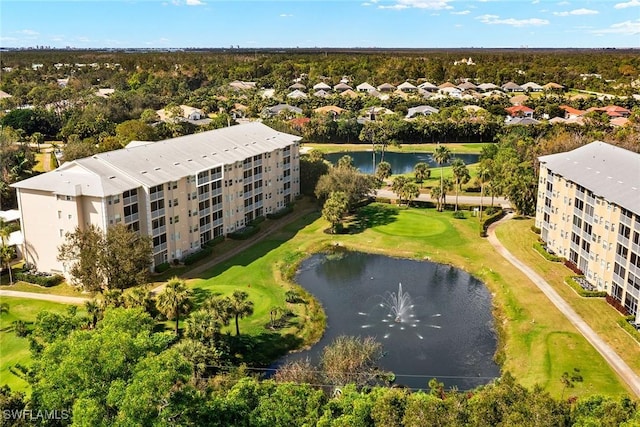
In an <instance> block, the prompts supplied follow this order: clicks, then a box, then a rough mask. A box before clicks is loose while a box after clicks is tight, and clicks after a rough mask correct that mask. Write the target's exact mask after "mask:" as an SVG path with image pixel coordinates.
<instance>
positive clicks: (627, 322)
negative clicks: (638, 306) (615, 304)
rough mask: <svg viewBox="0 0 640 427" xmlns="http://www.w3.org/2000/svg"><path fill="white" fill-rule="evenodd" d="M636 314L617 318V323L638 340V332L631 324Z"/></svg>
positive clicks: (639, 338)
mask: <svg viewBox="0 0 640 427" xmlns="http://www.w3.org/2000/svg"><path fill="white" fill-rule="evenodd" d="M635 320H636V316H625V317H623V318H622V319H620V320H618V325H619V326H620V327H621V328H622V329H624V330H625V331H627V332H628V333H629V335H631V336H632V337H633V339H635V340H636V341H638V342H640V332H639V331H638V330H637V329H636V327H635V326H634V325H633V322H635Z"/></svg>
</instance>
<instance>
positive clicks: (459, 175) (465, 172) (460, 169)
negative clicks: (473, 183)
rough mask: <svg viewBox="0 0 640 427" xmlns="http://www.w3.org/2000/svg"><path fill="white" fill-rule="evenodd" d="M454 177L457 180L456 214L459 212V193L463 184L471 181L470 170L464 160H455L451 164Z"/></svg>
mask: <svg viewBox="0 0 640 427" xmlns="http://www.w3.org/2000/svg"><path fill="white" fill-rule="evenodd" d="M451 167H452V169H453V177H454V178H455V180H456V208H455V210H456V212H457V211H458V193H459V191H460V187H461V186H462V184H463V183H465V182H467V181H469V178H470V176H469V169H467V165H466V164H465V163H464V161H463V160H462V159H458V158H455V159H453V162H452V163H451Z"/></svg>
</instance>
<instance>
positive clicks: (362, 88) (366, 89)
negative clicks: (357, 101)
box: [356, 82, 376, 93]
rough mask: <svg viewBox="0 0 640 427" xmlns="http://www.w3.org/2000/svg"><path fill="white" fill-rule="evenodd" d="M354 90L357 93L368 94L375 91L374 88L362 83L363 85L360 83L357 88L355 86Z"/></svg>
mask: <svg viewBox="0 0 640 427" xmlns="http://www.w3.org/2000/svg"><path fill="white" fill-rule="evenodd" d="M356 90H357V91H358V92H366V93H370V92H373V91H374V90H376V88H375V87H373V86H371V85H370V84H369V83H367V82H364V83H360V84H359V85H358V86H356Z"/></svg>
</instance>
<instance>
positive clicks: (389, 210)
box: [349, 204, 398, 234]
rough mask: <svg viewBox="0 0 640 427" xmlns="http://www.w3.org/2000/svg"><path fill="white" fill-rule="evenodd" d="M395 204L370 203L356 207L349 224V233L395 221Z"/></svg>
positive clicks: (396, 211) (396, 212) (396, 210)
mask: <svg viewBox="0 0 640 427" xmlns="http://www.w3.org/2000/svg"><path fill="white" fill-rule="evenodd" d="M397 216H398V208H397V207H396V206H390V205H381V204H371V205H367V206H363V207H362V208H360V209H358V212H357V213H356V215H355V220H354V222H352V223H351V224H349V234H356V233H361V232H363V231H364V230H366V229H367V228H372V227H376V226H380V225H387V224H391V223H392V222H394V221H396V219H397Z"/></svg>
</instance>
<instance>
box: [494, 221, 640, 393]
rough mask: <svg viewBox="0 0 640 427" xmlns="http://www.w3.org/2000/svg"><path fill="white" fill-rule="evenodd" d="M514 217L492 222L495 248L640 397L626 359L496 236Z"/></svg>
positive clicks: (639, 381) (638, 381)
mask: <svg viewBox="0 0 640 427" xmlns="http://www.w3.org/2000/svg"><path fill="white" fill-rule="evenodd" d="M511 218H513V214H509V215H507V216H505V217H504V218H503V219H502V220H500V221H498V222H496V223H494V224H491V226H489V230H488V236H487V239H488V240H489V243H491V245H493V247H494V248H495V250H496V251H497V252H498V253H499V254H500V255H502V256H503V257H504V258H505V259H506V260H507V261H509V262H510V263H511V264H513V266H514V267H516V268H517V269H518V270H520V271H522V272H523V273H524V274H525V275H526V276H527V277H529V279H531V281H532V282H533V283H535V285H536V286H537V287H538V289H540V290H541V291H542V292H543V293H544V294H545V295H546V296H547V298H549V300H550V301H551V302H552V303H553V305H555V306H556V307H557V308H558V310H560V312H562V313H563V314H564V315H565V317H566V318H567V319H569V321H570V322H571V324H572V325H573V326H575V327H576V329H577V330H578V331H579V332H580V333H581V334H582V335H583V336H584V337H585V338H586V339H587V341H589V342H590V343H591V345H592V346H593V347H594V348H595V349H596V350H597V351H598V352H599V353H600V354H601V355H602V357H604V359H605V360H606V361H607V363H609V366H611V368H613V370H614V371H616V372H617V373H618V375H619V376H620V378H622V380H623V381H624V382H626V383H627V385H628V386H629V388H630V389H631V390H632V391H633V392H634V393H635V395H636V396H637V397H640V377H638V375H636V373H635V372H634V371H633V370H632V369H631V368H630V367H629V365H627V364H626V362H625V361H624V360H622V359H621V358H620V356H618V354H617V353H616V352H615V351H614V350H613V349H612V348H611V347H610V346H609V345H608V344H607V343H605V342H604V341H603V340H602V338H600V336H599V335H598V334H597V333H596V332H595V331H594V330H593V329H591V327H590V326H589V325H587V323H586V322H585V321H584V320H582V317H580V316H579V315H578V314H577V313H576V312H575V311H574V310H573V308H571V306H570V305H569V304H568V303H567V302H566V301H565V300H564V299H562V297H561V296H560V295H559V294H558V293H557V292H556V291H555V289H553V288H552V287H551V285H549V283H547V282H546V281H545V280H544V279H543V278H542V277H541V276H540V275H538V274H537V273H536V272H535V271H533V270H532V269H531V268H530V267H528V266H527V265H525V264H524V263H523V262H522V261H520V260H519V259H517V258H516V257H515V256H513V255H512V254H511V252H509V251H508V250H507V249H506V248H505V247H504V246H503V245H502V243H500V241H499V240H498V238H497V237H496V233H495V228H496V227H497V225H498V224H500V223H501V222H504V221H508V220H510V219H511Z"/></svg>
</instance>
